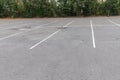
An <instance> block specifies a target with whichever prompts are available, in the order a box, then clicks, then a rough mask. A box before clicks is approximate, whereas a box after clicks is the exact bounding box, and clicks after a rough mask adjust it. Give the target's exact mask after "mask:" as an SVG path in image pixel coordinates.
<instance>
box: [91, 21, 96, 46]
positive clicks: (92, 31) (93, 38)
mask: <svg viewBox="0 0 120 80" xmlns="http://www.w3.org/2000/svg"><path fill="white" fill-rule="evenodd" d="M90 25H91V33H92V41H93V48H96V44H95V34H94V29H93V22H92V20H90Z"/></svg>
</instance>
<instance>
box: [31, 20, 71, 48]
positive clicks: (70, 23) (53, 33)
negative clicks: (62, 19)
mask: <svg viewBox="0 0 120 80" xmlns="http://www.w3.org/2000/svg"><path fill="white" fill-rule="evenodd" d="M72 23H73V21H71V22H69V23H67V24H66V25H64V26H63V27H67V26H69V25H70V24H72ZM60 31H61V29H59V30H57V31H55V32H54V33H52V34H51V35H49V36H48V37H46V38H44V39H43V40H41V41H40V42H38V43H36V44H35V45H33V46H32V47H30V48H29V49H31V50H32V49H33V48H35V47H37V46H38V45H40V44H41V43H43V42H45V41H46V40H48V39H49V38H51V37H53V36H54V35H55V34H57V33H58V32H60Z"/></svg>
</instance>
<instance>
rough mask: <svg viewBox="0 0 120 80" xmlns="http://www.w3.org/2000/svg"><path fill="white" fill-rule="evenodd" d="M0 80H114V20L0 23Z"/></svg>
mask: <svg viewBox="0 0 120 80" xmlns="http://www.w3.org/2000/svg"><path fill="white" fill-rule="evenodd" d="M0 80H120V17H96V18H93V17H90V18H49V19H46V18H45V19H0Z"/></svg>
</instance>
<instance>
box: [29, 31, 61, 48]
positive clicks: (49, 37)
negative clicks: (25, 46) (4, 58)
mask: <svg viewBox="0 0 120 80" xmlns="http://www.w3.org/2000/svg"><path fill="white" fill-rule="evenodd" d="M60 31H61V29H59V30H57V31H56V32H54V33H52V34H51V35H49V36H48V37H46V38H45V39H43V40H42V41H40V42H38V43H36V44H35V45H33V46H32V47H31V48H30V49H33V48H35V47H36V46H38V45H40V44H41V43H43V42H44V41H46V40H48V39H49V38H51V37H52V36H54V35H55V34H57V33H58V32H60Z"/></svg>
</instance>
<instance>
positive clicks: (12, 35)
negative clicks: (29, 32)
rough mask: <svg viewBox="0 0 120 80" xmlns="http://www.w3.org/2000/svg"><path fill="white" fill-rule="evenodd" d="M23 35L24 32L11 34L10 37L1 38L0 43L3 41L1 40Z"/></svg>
mask: <svg viewBox="0 0 120 80" xmlns="http://www.w3.org/2000/svg"><path fill="white" fill-rule="evenodd" d="M21 33H22V32H19V33H15V34H11V35H8V36H6V37H3V38H0V41H1V40H4V39H8V38H11V37H14V36H16V35H19V34H21Z"/></svg>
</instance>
